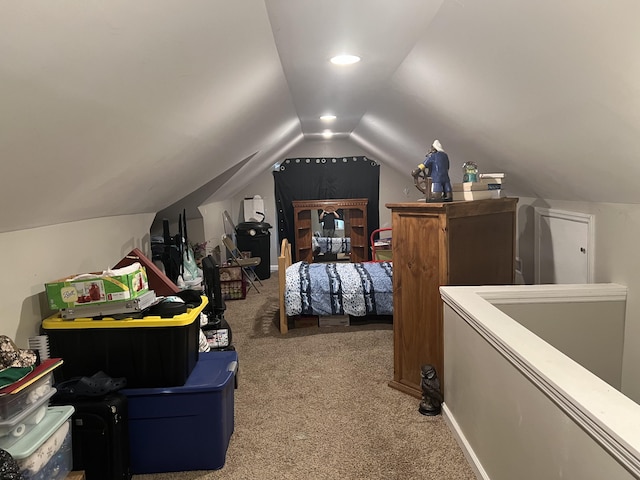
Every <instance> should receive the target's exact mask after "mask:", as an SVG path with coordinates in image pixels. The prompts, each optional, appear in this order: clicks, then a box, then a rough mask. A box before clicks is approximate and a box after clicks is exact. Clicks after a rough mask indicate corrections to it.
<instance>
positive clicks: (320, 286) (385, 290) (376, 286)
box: [284, 262, 393, 317]
mask: <svg viewBox="0 0 640 480" xmlns="http://www.w3.org/2000/svg"><path fill="white" fill-rule="evenodd" d="M284 300H285V310H286V314H287V315H288V316H293V315H354V316H357V317H362V316H365V315H393V271H392V263H391V262H366V263H307V262H297V263H294V264H293V265H291V266H290V267H288V268H287V271H286V288H285V297H284Z"/></svg>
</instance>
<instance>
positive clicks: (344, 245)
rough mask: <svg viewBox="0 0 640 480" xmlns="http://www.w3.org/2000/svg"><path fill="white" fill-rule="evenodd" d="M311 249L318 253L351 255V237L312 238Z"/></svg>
mask: <svg viewBox="0 0 640 480" xmlns="http://www.w3.org/2000/svg"><path fill="white" fill-rule="evenodd" d="M311 248H312V249H313V251H314V252H318V253H351V238H350V237H315V236H314V237H311Z"/></svg>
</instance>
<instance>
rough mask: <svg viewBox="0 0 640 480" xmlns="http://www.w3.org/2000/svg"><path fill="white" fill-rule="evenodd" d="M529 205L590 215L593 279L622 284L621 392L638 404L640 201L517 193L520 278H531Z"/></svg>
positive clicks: (532, 237)
mask: <svg viewBox="0 0 640 480" xmlns="http://www.w3.org/2000/svg"><path fill="white" fill-rule="evenodd" d="M534 207H543V208H556V209H560V210H568V211H573V212H581V213H588V214H593V215H594V216H595V237H596V239H595V275H594V282H596V283H618V284H621V285H625V286H626V287H627V288H628V292H629V293H628V297H627V312H626V324H625V345H624V356H623V369H622V392H623V393H624V394H625V395H627V396H628V397H629V398H631V399H632V400H634V401H635V402H638V403H640V375H638V365H640V256H639V255H637V253H636V249H637V248H638V245H637V242H638V238H639V237H640V205H635V204H621V203H587V202H568V201H554V200H540V199H532V198H520V201H519V202H518V232H519V239H518V255H519V256H520V257H521V259H522V262H523V273H524V276H525V281H526V283H532V282H533V241H534V214H533V213H534Z"/></svg>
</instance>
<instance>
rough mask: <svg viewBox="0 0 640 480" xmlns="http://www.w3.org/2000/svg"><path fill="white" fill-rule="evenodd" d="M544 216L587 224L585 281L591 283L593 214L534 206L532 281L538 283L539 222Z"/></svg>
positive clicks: (593, 251) (593, 246)
mask: <svg viewBox="0 0 640 480" xmlns="http://www.w3.org/2000/svg"><path fill="white" fill-rule="evenodd" d="M544 218H555V219H559V220H567V221H571V222H578V223H583V224H586V225H587V238H586V239H584V240H585V242H586V247H585V248H586V254H587V283H593V279H594V270H595V255H594V253H595V227H594V223H595V216H594V215H592V214H590V213H581V212H570V211H567V210H556V209H554V208H543V207H535V208H534V251H533V258H534V262H533V263H534V283H536V284H539V283H540V258H541V255H540V253H541V250H540V249H541V247H542V245H541V242H540V238H541V233H542V227H541V222H542V220H543V219H544Z"/></svg>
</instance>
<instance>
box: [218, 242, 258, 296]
mask: <svg viewBox="0 0 640 480" xmlns="http://www.w3.org/2000/svg"><path fill="white" fill-rule="evenodd" d="M222 243H223V244H224V246H225V247H226V249H227V250H228V251H229V254H230V255H231V264H232V265H235V266H237V267H240V268H241V269H242V273H243V274H244V276H245V277H247V281H248V282H249V285H250V286H251V287H253V288H255V289H256V292H258V293H260V290H258V287H256V284H255V283H253V281H254V280H257V281H258V283H260V285H261V286H262V281H261V280H260V278H258V275H256V272H255V271H254V270H253V269H254V268H255V267H257V266H258V265H260V261H261V259H260V257H249V258H242V255H241V254H240V250H238V247H237V246H236V244H235V242H234V241H233V239H232V238H231V237H230V236H228V235H227V234H223V235H222Z"/></svg>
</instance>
